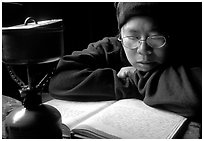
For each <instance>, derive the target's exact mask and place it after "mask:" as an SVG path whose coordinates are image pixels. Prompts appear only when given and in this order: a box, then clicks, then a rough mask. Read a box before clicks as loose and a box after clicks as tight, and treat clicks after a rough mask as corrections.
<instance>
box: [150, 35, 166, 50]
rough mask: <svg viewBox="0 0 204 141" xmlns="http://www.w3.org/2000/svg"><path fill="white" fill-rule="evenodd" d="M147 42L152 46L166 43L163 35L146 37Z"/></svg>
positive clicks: (157, 46)
mask: <svg viewBox="0 0 204 141" xmlns="http://www.w3.org/2000/svg"><path fill="white" fill-rule="evenodd" d="M147 44H148V45H150V46H151V47H153V48H160V47H163V46H164V45H165V44H166V39H165V37H163V36H152V37H149V38H147Z"/></svg>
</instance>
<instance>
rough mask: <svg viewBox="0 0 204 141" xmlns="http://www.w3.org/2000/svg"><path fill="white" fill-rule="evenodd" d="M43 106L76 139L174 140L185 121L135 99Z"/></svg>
mask: <svg viewBox="0 0 204 141" xmlns="http://www.w3.org/2000/svg"><path fill="white" fill-rule="evenodd" d="M45 104H48V105H51V106H53V107H55V108H57V109H58V110H59V112H60V113H61V115H62V123H63V124H64V125H66V126H67V127H69V130H70V132H72V133H73V136H74V137H78V138H95V139H97V138H104V139H105V138H110V139H117V138H123V139H131V138H132V139H160V138H161V139H166V138H175V137H176V135H177V133H179V131H180V129H182V127H183V125H184V123H185V121H187V118H185V117H182V116H180V115H177V114H175V113H172V112H168V111H164V110H161V109H156V108H153V107H150V106H148V105H146V104H145V103H144V102H143V101H141V100H138V99H123V100H119V101H101V102H75V101H63V100H57V99H54V100H51V101H48V102H46V103H45ZM69 130H67V131H66V132H69ZM64 133H65V131H64ZM67 134H68V133H67Z"/></svg>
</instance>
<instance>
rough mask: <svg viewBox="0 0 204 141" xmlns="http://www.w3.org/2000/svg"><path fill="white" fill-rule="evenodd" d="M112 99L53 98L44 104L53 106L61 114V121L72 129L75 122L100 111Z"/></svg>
mask: <svg viewBox="0 0 204 141" xmlns="http://www.w3.org/2000/svg"><path fill="white" fill-rule="evenodd" d="M112 103H114V101H99V102H76V101H66V100H58V99H53V100H51V101H48V102H46V103H44V104H48V105H51V106H53V107H55V108H56V109H57V110H58V111H59V112H60V113H61V116H62V123H64V124H66V125H67V126H68V127H69V128H70V129H72V128H73V127H74V126H75V125H76V124H78V123H79V122H81V121H82V120H84V119H86V118H88V117H89V116H90V115H92V114H94V113H96V112H98V111H100V110H101V109H103V108H105V107H107V106H108V105H110V104H112Z"/></svg>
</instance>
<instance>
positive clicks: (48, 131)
mask: <svg viewBox="0 0 204 141" xmlns="http://www.w3.org/2000/svg"><path fill="white" fill-rule="evenodd" d="M61 125H62V124H61V114H60V113H59V111H58V110H57V109H56V108H54V107H52V106H50V105H45V104H40V105H37V106H36V107H34V108H32V109H28V108H25V107H23V106H22V107H19V108H17V109H16V110H14V111H12V112H11V113H10V114H9V115H8V117H7V118H6V120H5V130H6V138H9V139H59V138H62V130H61Z"/></svg>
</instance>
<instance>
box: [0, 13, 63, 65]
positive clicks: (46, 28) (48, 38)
mask: <svg viewBox="0 0 204 141" xmlns="http://www.w3.org/2000/svg"><path fill="white" fill-rule="evenodd" d="M2 44H3V45H2V46H3V48H2V60H3V62H4V63H6V64H15V65H20V64H41V63H47V62H53V61H56V60H59V58H60V57H62V55H63V53H64V40H63V26H62V19H52V20H45V21H39V22H37V21H36V20H35V19H33V18H31V17H29V18H27V19H26V20H25V22H24V24H21V25H16V26H12V27H3V28H2Z"/></svg>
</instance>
